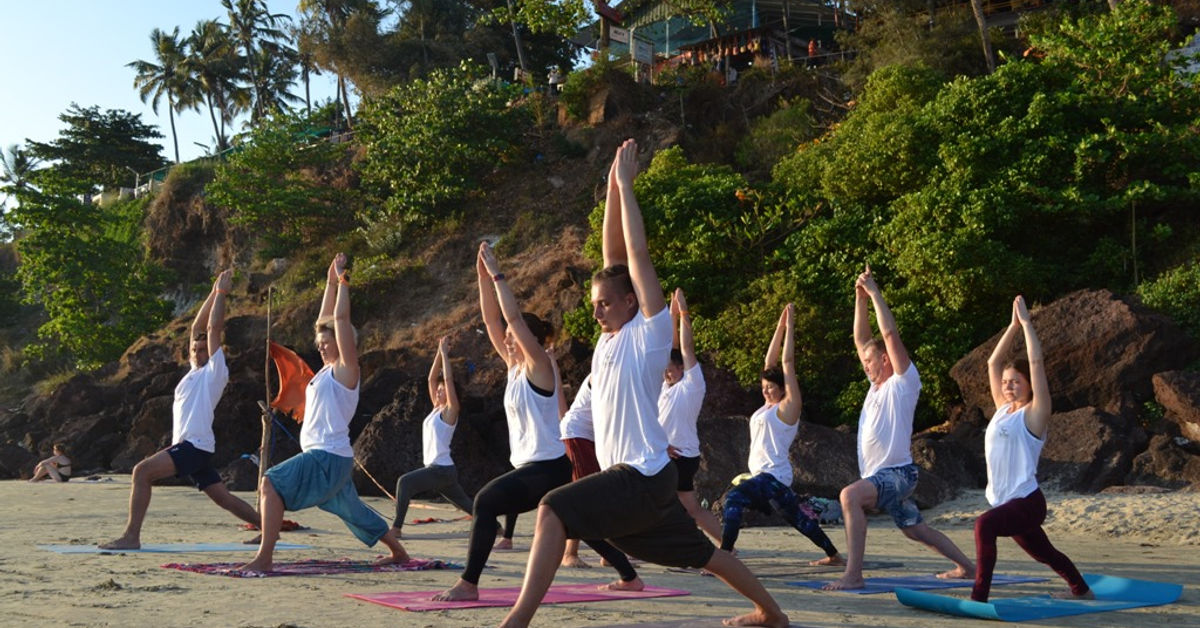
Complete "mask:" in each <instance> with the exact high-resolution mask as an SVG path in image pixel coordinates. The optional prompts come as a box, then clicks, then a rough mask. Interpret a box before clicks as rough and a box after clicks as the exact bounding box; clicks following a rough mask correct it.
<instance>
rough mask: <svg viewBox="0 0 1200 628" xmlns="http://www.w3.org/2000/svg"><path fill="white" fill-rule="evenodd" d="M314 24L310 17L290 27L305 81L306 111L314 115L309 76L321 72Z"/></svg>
mask: <svg viewBox="0 0 1200 628" xmlns="http://www.w3.org/2000/svg"><path fill="white" fill-rule="evenodd" d="M313 28H314V24H313V23H312V20H310V19H302V20H301V21H300V25H299V26H293V27H291V28H290V29H289V31H290V33H291V35H292V41H294V42H296V63H297V65H298V66H299V67H300V80H301V81H304V113H305V115H307V116H310V117H311V116H312V94H311V93H310V91H309V78H310V77H311V76H312V75H314V74H320V73H321V67H320V66H319V65H317V58H316V54H315V53H314V52H313V50H312V31H313Z"/></svg>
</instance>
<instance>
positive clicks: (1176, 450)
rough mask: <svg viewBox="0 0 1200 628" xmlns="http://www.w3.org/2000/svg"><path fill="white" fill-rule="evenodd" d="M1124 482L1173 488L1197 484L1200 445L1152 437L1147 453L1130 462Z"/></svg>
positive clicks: (1199, 466)
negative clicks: (1131, 465) (1130, 467)
mask: <svg viewBox="0 0 1200 628" xmlns="http://www.w3.org/2000/svg"><path fill="white" fill-rule="evenodd" d="M1125 483H1126V484H1131V485H1133V484H1145V485H1150V486H1161V487H1165V488H1176V489H1177V488H1185V487H1187V486H1190V485H1194V484H1197V483H1200V443H1197V442H1196V441H1192V440H1189V439H1187V438H1184V437H1182V436H1170V435H1167V434H1157V435H1155V436H1154V437H1153V438H1151V439H1150V446H1149V447H1147V448H1146V451H1144V452H1142V453H1140V454H1138V456H1137V457H1136V458H1134V459H1133V468H1132V469H1131V471H1130V472H1129V475H1128V477H1126V478H1125Z"/></svg>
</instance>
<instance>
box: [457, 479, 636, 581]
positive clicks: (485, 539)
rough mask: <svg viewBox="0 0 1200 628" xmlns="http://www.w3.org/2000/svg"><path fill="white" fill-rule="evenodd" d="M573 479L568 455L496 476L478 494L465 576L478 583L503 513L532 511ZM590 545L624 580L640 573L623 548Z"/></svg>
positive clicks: (604, 543)
mask: <svg viewBox="0 0 1200 628" xmlns="http://www.w3.org/2000/svg"><path fill="white" fill-rule="evenodd" d="M570 481H571V461H570V460H569V459H568V458H567V457H566V456H561V457H559V458H555V459H553V460H541V461H538V462H530V463H528V464H523V465H521V466H520V467H518V468H516V469H513V470H512V471H509V472H508V473H505V474H504V475H501V476H500V477H498V478H495V479H494V480H492V481H491V482H488V483H487V485H486V486H484V487H483V488H482V489H480V490H479V493H477V494H476V495H475V510H474V512H475V516H474V519H473V520H472V521H471V541H470V545H469V546H468V548H467V566H466V569H464V570H463V573H462V579H463V580H465V581H467V582H470V583H471V584H479V576H480V574H482V573H483V568H484V566H485V565H487V559H488V556H490V555H491V553H492V543H494V542H495V540H496V530H497V528H498V526H499V522H498V521H497V520H496V518H497V517H498V516H500V515H501V514H503V515H508V516H511V518H512V520H513V521H515V520H516V515H517V514H518V513H522V512H529V511H530V510H533V509H535V508H537V507H538V503H539V502H540V501H541V500H542V497H544V496H545V495H546V493H549V492H550V491H552V490H554V489H556V488H558V487H560V486H562V485H563V484H567V483H568V482H570ZM584 543H587V545H588V547H591V548H592V549H594V550H596V553H597V554H600V556H602V557H604V558H605V559H606V560H608V562H610V563H612V565H613V566H614V567H615V568H616V570H617V572H618V573H620V574H621V579H622V580H625V581H629V580H633V579H634V578H636V577H637V572H636V571H634V569H633V566H632V565H630V564H629V559H627V558H626V557H625V554H623V553H621V551H620V550H618V549H617V548H615V547H613V546H612V545H609V544H608V542H607V541H603V540H587V539H584Z"/></svg>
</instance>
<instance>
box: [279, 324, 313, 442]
mask: <svg viewBox="0 0 1200 628" xmlns="http://www.w3.org/2000/svg"><path fill="white" fill-rule="evenodd" d="M271 360H272V361H274V362H275V368H276V370H278V371H279V394H278V395H275V399H273V400H271V407H272V408H275V409H276V410H282V411H283V412H287V413H290V414H291V415H292V418H293V419H295V420H296V422H297V423H299V422H301V421H303V420H304V388H305V386H308V382H309V380H311V379H312V378H313V372H312V369H310V368H308V364H306V363H305V362H304V360H302V359H300V356H298V355H296V353H295V352H294V351H292V350H291V349H288V348H287V347H285V346H283V345H281V344H276V343H275V342H274V341H272V342H271Z"/></svg>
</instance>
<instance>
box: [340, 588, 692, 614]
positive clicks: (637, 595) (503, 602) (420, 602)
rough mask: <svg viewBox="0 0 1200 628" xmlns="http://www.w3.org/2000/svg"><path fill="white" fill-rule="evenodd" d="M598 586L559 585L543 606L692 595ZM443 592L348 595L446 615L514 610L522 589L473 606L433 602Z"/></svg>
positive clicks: (488, 593) (491, 595) (489, 594)
mask: <svg viewBox="0 0 1200 628" xmlns="http://www.w3.org/2000/svg"><path fill="white" fill-rule="evenodd" d="M598 586H599V585H598V584H596V583H590V584H557V585H554V586H552V587H550V590H549V591H547V592H546V597H545V598H543V599H542V604H566V603H567V602H605V601H608V600H637V599H642V598H651V597H674V596H677V595H691V593H690V592H689V591H684V590H681V589H666V588H663V587H646V589H645V590H643V591H602V590H600V589H598V588H597V587H598ZM438 593H441V591H416V592H412V593H407V592H396V593H364V594H359V593H347V594H346V597H352V598H355V599H359V600H362V601H364V602H373V603H375V604H382V605H383V606H390V607H392V608H398V609H400V610H405V611H443V610H448V609H455V608H482V607H486V606H512V605H513V604H515V603H516V601H517V596H518V595H520V593H521V587H505V588H502V589H480V590H479V599H478V600H473V601H470V602H435V601H433V600H432V599H431V598H432V597H433V596H435V595H437V594H438Z"/></svg>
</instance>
